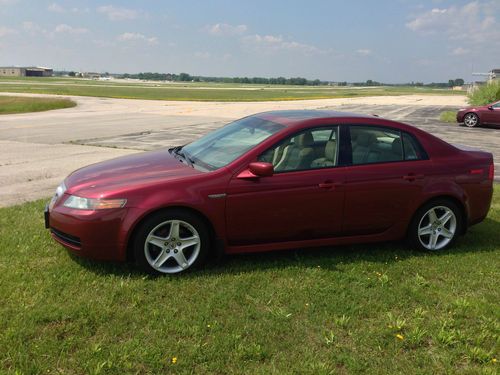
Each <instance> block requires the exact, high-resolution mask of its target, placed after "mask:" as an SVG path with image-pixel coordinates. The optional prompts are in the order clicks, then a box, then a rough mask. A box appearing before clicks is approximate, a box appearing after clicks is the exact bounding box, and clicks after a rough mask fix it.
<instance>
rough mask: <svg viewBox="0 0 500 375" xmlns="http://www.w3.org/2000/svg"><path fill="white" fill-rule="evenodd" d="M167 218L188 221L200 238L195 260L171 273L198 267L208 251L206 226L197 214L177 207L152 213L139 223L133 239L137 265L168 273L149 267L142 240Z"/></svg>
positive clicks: (156, 272) (157, 272) (208, 241)
mask: <svg viewBox="0 0 500 375" xmlns="http://www.w3.org/2000/svg"><path fill="white" fill-rule="evenodd" d="M168 220H182V221H185V222H186V223H189V224H190V225H192V226H193V227H194V228H195V229H196V231H197V232H198V234H199V236H200V240H201V246H200V253H199V254H198V258H196V260H195V262H194V263H193V264H192V265H191V266H190V267H189V268H187V269H185V270H184V271H181V272H177V273H174V274H173V275H179V274H184V273H186V272H189V271H190V270H192V269H195V268H198V267H199V266H201V265H202V264H204V263H205V262H206V260H207V257H208V254H209V251H210V235H209V232H208V229H207V226H206V224H205V223H204V222H203V220H202V219H200V218H199V217H198V216H197V215H193V214H192V213H190V212H187V211H184V210H177V209H172V210H165V211H161V212H158V213H156V214H153V215H152V216H150V217H148V218H147V219H145V220H144V221H143V222H142V223H141V224H140V226H139V228H138V230H137V232H136V235H135V237H134V241H133V251H134V259H135V262H136V264H137V266H138V267H139V268H140V269H141V270H143V271H145V272H147V273H149V274H152V275H169V273H163V272H160V271H158V270H156V269H154V268H153V267H151V265H150V264H149V263H148V261H147V259H146V255H145V254H144V242H145V241H146V237H147V236H148V235H149V233H150V232H151V230H153V228H154V227H156V226H157V225H159V224H161V223H163V222H165V221H168Z"/></svg>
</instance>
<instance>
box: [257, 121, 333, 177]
mask: <svg viewBox="0 0 500 375" xmlns="http://www.w3.org/2000/svg"><path fill="white" fill-rule="evenodd" d="M337 140H338V128H337V127H333V128H324V127H322V128H318V129H313V130H307V131H303V132H300V133H297V134H294V135H293V136H291V137H289V138H287V139H285V140H284V141H282V142H280V143H279V144H277V145H275V146H274V147H272V148H270V149H269V150H267V151H266V152H264V153H263V154H262V155H261V156H260V157H259V158H258V160H259V161H265V162H268V163H272V164H273V166H274V171H275V172H276V173H279V172H289V171H299V170H306V169H318V168H329V167H334V166H336V165H337V160H338V143H337Z"/></svg>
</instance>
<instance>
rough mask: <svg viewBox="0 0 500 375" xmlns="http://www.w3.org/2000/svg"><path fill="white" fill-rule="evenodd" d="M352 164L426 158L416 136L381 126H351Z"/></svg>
mask: <svg viewBox="0 0 500 375" xmlns="http://www.w3.org/2000/svg"><path fill="white" fill-rule="evenodd" d="M349 132H350V138H351V152H352V159H351V160H352V164H354V165H357V164H370V163H387V162H394V161H403V160H420V159H425V158H426V157H425V152H424V151H423V149H422V147H421V146H420V144H419V143H418V142H417V141H416V140H415V138H414V137H412V136H411V135H409V134H408V133H405V132H401V131H399V130H397V129H391V128H385V127H381V126H350V127H349Z"/></svg>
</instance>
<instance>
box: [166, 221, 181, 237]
mask: <svg viewBox="0 0 500 375" xmlns="http://www.w3.org/2000/svg"><path fill="white" fill-rule="evenodd" d="M179 231H180V224H179V222H178V221H177V220H174V221H172V224H170V233H169V235H168V238H175V239H177V238H179Z"/></svg>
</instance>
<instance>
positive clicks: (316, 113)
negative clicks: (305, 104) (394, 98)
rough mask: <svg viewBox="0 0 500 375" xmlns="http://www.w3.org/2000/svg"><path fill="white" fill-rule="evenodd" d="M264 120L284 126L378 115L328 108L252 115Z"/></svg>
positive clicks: (374, 117) (371, 117)
mask: <svg viewBox="0 0 500 375" xmlns="http://www.w3.org/2000/svg"><path fill="white" fill-rule="evenodd" d="M254 116H255V117H259V118H261V119H264V120H268V121H272V122H276V123H278V124H281V125H285V126H293V125H298V124H299V123H303V122H304V121H309V120H320V119H324V120H327V119H333V118H337V119H338V118H343V119H345V118H349V119H367V118H369V119H378V118H379V117H378V116H373V115H363V114H359V113H351V112H340V111H328V110H311V109H303V110H284V111H269V112H262V113H257V114H255V115H254Z"/></svg>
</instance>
